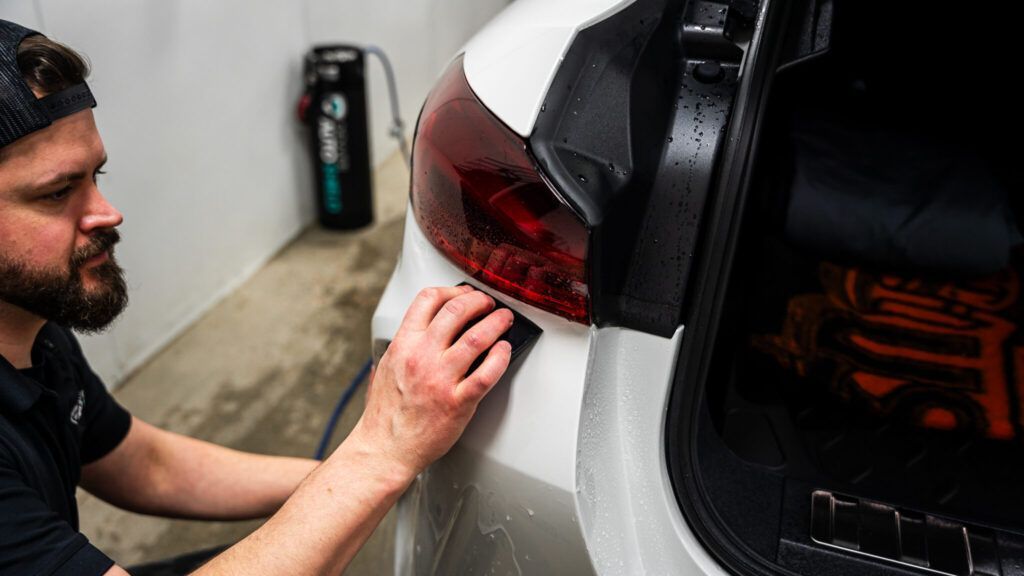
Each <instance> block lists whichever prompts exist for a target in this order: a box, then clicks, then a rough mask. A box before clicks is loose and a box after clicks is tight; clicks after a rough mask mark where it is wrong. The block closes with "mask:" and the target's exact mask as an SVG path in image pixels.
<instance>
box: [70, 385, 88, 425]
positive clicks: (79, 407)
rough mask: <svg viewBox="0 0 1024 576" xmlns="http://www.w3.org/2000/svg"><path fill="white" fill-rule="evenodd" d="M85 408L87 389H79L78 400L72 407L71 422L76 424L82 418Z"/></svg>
mask: <svg viewBox="0 0 1024 576" xmlns="http://www.w3.org/2000/svg"><path fill="white" fill-rule="evenodd" d="M83 410H85V391H84V390H79V391H78V401H77V402H75V406H74V408H72V409H71V423H72V424H74V425H75V426H77V425H78V422H79V421H80V420H81V419H82V411H83Z"/></svg>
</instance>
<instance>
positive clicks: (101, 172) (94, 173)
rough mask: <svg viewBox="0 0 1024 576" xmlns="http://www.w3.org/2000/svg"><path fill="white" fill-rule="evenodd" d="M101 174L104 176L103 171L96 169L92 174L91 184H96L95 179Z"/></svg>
mask: <svg viewBox="0 0 1024 576" xmlns="http://www.w3.org/2000/svg"><path fill="white" fill-rule="evenodd" d="M101 174H106V172H104V171H103V170H99V169H97V170H96V171H95V172H93V173H92V181H93V183H95V182H96V178H97V177H98V176H100V175H101Z"/></svg>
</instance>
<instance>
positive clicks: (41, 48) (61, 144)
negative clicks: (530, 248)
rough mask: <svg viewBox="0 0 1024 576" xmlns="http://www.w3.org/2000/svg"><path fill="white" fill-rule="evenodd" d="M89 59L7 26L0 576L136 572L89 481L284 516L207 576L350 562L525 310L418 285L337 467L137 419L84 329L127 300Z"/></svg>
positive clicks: (226, 514)
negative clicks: (100, 366)
mask: <svg viewBox="0 0 1024 576" xmlns="http://www.w3.org/2000/svg"><path fill="white" fill-rule="evenodd" d="M87 73H88V70H87V68H86V66H85V63H84V61H83V59H82V58H81V57H80V56H79V55H78V54H76V53H75V52H74V51H72V50H70V49H69V48H67V47H65V46H63V45H60V44H58V43H56V42H53V41H51V40H49V39H47V38H45V37H43V36H42V35H39V34H38V33H36V32H33V31H31V30H27V29H25V28H23V27H21V26H19V25H17V24H14V23H11V22H6V21H3V20H0V96H2V97H0V574H17V575H23V574H37V575H46V574H68V575H72V574H74V575H79V576H82V575H84V576H89V575H101V574H106V575H123V574H126V573H127V572H125V571H124V569H122V568H121V567H119V566H117V565H115V563H114V561H113V560H111V559H110V558H108V557H107V556H106V555H104V554H103V553H102V552H101V551H100V550H98V549H96V548H95V547H93V546H92V545H91V544H90V543H89V542H88V540H87V539H86V538H85V536H83V535H82V534H80V533H79V532H78V511H77V505H76V502H75V488H76V486H81V487H82V488H84V489H85V490H87V491H89V492H91V493H92V494H95V495H96V496H98V497H99V498H102V499H103V500H105V501H107V502H110V503H112V504H114V505H116V506H119V507H121V508H125V509H127V510H132V511H135V512H141V513H146V514H158V515H165V516H172V517H179V518H182V517H184V518H203V519H245V518H258V517H265V516H270V515H273V516H272V517H271V518H270V519H269V520H268V521H267V522H266V523H265V524H264V525H263V526H262V527H261V528H259V529H258V530H256V531H255V532H254V533H253V534H251V535H250V536H248V537H247V538H245V539H244V540H242V541H241V542H239V543H238V544H236V545H235V546H233V547H231V548H229V549H228V550H227V551H225V552H224V553H222V554H221V555H219V556H217V557H216V558H214V559H213V560H212V561H210V562H209V563H208V564H206V565H205V566H203V567H202V568H200V569H199V571H198V572H197V573H199V574H247V575H260V574H267V575H270V574H288V575H304V574H310V575H312V574H338V573H340V572H341V571H342V570H343V569H344V567H345V566H346V565H347V564H348V562H349V561H350V560H351V559H352V557H353V556H354V555H355V553H356V552H357V551H358V549H359V547H360V546H362V544H363V543H364V542H365V541H366V539H367V538H368V537H369V535H370V534H371V533H372V531H373V529H374V528H375V527H376V525H377V524H378V523H379V522H380V520H381V518H383V516H384V514H385V513H386V512H387V510H388V509H389V508H390V507H391V505H392V504H394V502H395V501H396V500H397V498H398V497H399V495H401V493H402V492H403V491H404V490H405V489H406V488H407V487H408V486H409V484H410V483H411V482H412V480H413V478H415V476H416V475H417V474H418V473H419V472H420V471H422V470H423V469H424V468H425V467H426V466H427V465H429V464H430V463H431V462H432V461H434V460H435V459H437V458H438V457H440V456H441V455H443V454H444V453H445V452H447V451H448V449H450V448H451V446H452V445H453V444H454V442H455V441H456V440H457V439H458V437H459V436H460V435H461V434H462V430H463V429H464V428H465V426H466V424H467V422H468V421H469V419H470V418H471V417H472V415H473V413H474V411H475V410H476V406H477V403H478V402H479V401H480V399H481V398H483V396H484V395H485V394H487V392H488V391H489V390H490V389H491V388H492V387H493V386H494V384H495V383H496V382H497V381H498V379H499V378H500V376H501V375H502V373H503V372H504V371H505V369H506V368H507V366H508V362H509V358H510V352H511V347H510V346H509V345H508V343H507V342H503V341H499V340H498V339H499V337H500V336H501V334H502V333H504V332H505V331H506V330H507V329H508V328H509V327H510V326H511V324H512V315H511V313H510V312H509V311H508V310H494V307H495V305H494V301H493V300H492V299H491V298H490V297H489V296H487V295H485V294H483V293H482V292H478V291H475V290H473V289H472V288H469V287H455V288H434V289H426V290H424V291H423V292H421V294H420V295H419V296H418V297H417V298H416V300H415V301H414V302H413V303H412V305H411V306H410V308H409V311H408V313H407V314H406V317H405V319H404V320H403V322H402V326H401V327H400V328H399V331H398V333H397V334H396V336H395V340H394V341H393V342H392V344H391V346H390V347H389V349H388V351H387V352H386V353H385V355H384V357H383V358H382V359H381V361H380V364H379V366H378V367H377V370H376V375H375V377H374V379H373V382H372V384H371V387H370V390H369V392H368V394H367V407H366V410H365V412H364V414H363V416H362V417H361V419H360V421H359V423H358V424H357V425H356V427H355V429H354V430H353V432H352V433H351V434H350V435H349V436H348V438H346V439H345V441H344V442H343V443H342V444H341V445H340V446H339V447H338V449H337V450H336V451H335V452H334V453H333V454H332V455H331V456H330V457H329V458H328V459H327V460H325V461H324V462H323V463H320V462H315V461H312V460H306V459H300V458H284V457H273V456H261V455H257V454H248V453H243V452H238V451H235V450H229V449H227V448H223V447H219V446H215V445H213V444H209V443H206V442H202V441H199V440H195V439H191V438H187V437H185V436H181V435H178V434H174V433H171V432H168V431H164V430H160V429H158V428H156V427H154V426H151V425H149V424H146V423H145V422H142V421H141V420H139V419H137V418H133V417H132V416H131V415H130V414H129V413H128V412H127V411H126V410H125V409H124V408H122V407H121V406H119V405H118V404H117V402H116V401H114V399H113V398H112V397H111V396H110V395H109V394H108V393H107V390H106V388H105V386H104V385H103V383H102V382H101V381H100V379H99V378H98V377H97V376H96V375H95V374H94V373H93V372H92V370H91V369H90V368H89V364H88V362H87V361H86V359H85V357H84V355H83V354H82V350H81V348H80V347H79V345H78V343H77V341H76V340H75V336H74V334H73V332H72V331H78V332H96V331H99V330H102V329H104V328H105V327H106V326H108V325H109V324H110V322H111V321H113V319H114V318H115V317H117V315H118V314H119V313H120V312H121V311H122V310H123V309H124V307H125V305H126V304H127V302H128V298H127V289H126V284H125V281H124V277H123V274H122V271H121V269H120V267H119V266H118V265H117V261H116V259H115V257H114V247H115V245H116V244H117V242H118V239H119V238H118V233H117V226H118V225H120V224H121V221H122V219H123V217H122V215H121V213H120V212H118V211H117V209H116V208H114V207H113V206H112V205H111V204H110V202H108V201H107V199H106V198H104V196H103V194H102V193H101V192H100V190H99V187H98V185H97V177H98V176H99V175H100V174H102V168H103V165H104V163H105V162H106V160H107V156H106V152H105V150H104V147H103V141H102V139H101V138H100V135H99V132H98V131H97V129H96V124H95V122H94V119H93V114H92V107H93V106H95V100H94V98H93V96H92V93H91V92H90V91H89V87H88V85H87V84H86V83H85V78H86V76H87ZM480 318H482V319H480ZM478 319H479V320H478ZM474 321H475V324H473V326H472V327H471V328H469V330H465V331H464V328H465V326H467V325H468V324H470V323H471V322H474ZM481 355H485V359H484V361H483V363H482V364H481V365H480V366H479V367H478V368H476V369H475V370H474V371H473V372H472V373H469V374H468V375H467V372H468V371H469V369H470V367H471V366H472V365H473V362H474V361H475V360H476V358H477V357H479V356H481Z"/></svg>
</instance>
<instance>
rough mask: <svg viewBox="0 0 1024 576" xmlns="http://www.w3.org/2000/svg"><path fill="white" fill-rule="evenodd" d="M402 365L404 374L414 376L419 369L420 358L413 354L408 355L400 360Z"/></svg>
mask: <svg viewBox="0 0 1024 576" xmlns="http://www.w3.org/2000/svg"><path fill="white" fill-rule="evenodd" d="M402 365H403V367H404V368H405V371H406V372H408V373H410V374H415V373H416V372H417V371H418V370H419V368H420V358H419V356H416V355H415V354H410V355H408V356H406V357H405V358H404V359H403V360H402Z"/></svg>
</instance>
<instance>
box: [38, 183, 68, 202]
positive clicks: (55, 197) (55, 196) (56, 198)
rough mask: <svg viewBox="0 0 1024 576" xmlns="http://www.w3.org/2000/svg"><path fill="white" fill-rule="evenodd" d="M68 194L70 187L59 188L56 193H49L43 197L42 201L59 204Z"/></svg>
mask: <svg viewBox="0 0 1024 576" xmlns="http://www.w3.org/2000/svg"><path fill="white" fill-rule="evenodd" d="M70 194H71V186H67V187H65V188H61V189H60V190H58V191H56V192H51V193H49V194H47V195H45V196H43V200H48V201H50V202H60V201H61V200H63V199H65V198H67V197H68V196H69V195H70Z"/></svg>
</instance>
